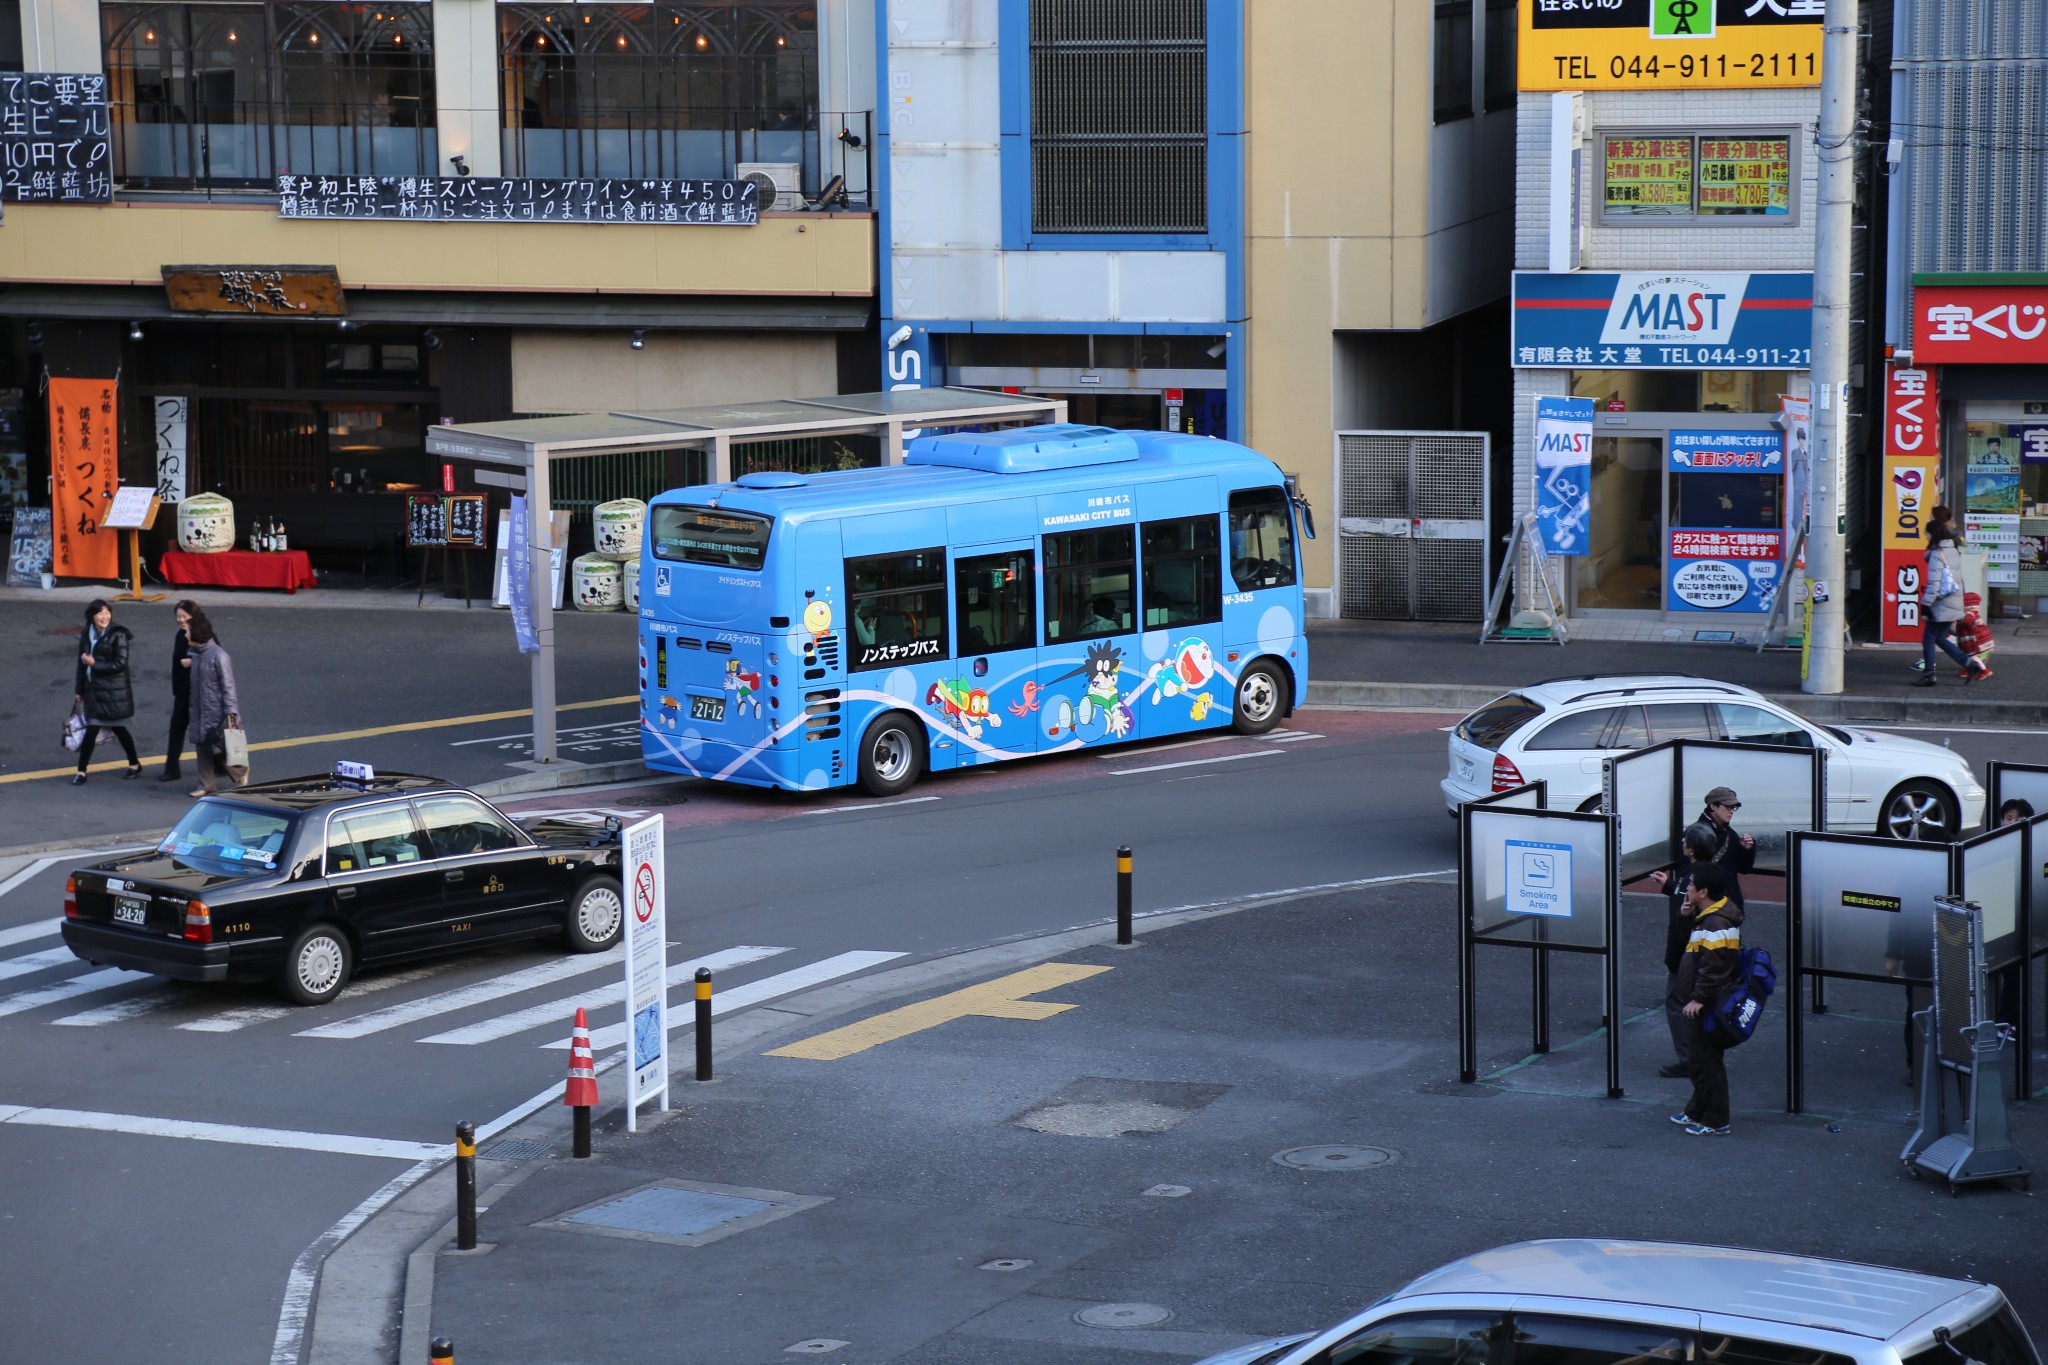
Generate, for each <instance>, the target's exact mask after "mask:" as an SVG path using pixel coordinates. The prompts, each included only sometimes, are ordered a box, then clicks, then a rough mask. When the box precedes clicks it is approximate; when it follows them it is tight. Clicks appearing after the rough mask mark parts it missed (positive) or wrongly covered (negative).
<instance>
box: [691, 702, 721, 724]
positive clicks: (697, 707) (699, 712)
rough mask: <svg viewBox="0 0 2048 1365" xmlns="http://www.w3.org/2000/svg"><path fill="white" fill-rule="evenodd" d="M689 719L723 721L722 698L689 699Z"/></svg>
mask: <svg viewBox="0 0 2048 1365" xmlns="http://www.w3.org/2000/svg"><path fill="white" fill-rule="evenodd" d="M690 719H691V720H710V721H723V720H724V719H725V698H724V697H692V698H690Z"/></svg>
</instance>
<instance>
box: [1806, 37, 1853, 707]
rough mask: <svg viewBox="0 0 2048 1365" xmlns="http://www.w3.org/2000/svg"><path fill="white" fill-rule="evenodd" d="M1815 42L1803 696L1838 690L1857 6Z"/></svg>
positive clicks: (1844, 579)
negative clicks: (1816, 164) (1807, 620)
mask: <svg viewBox="0 0 2048 1365" xmlns="http://www.w3.org/2000/svg"><path fill="white" fill-rule="evenodd" d="M1823 24H1824V27H1823V30H1822V34H1821V64H1820V123H1819V126H1818V128H1817V129H1816V130H1815V133H1814V144H1815V151H1816V153H1817V155H1818V156H1819V159H1820V214H1819V218H1818V220H1817V221H1816V223H1815V225H1814V226H1815V240H1814V257H1813V371H1812V387H1813V456H1814V458H1813V485H1812V489H1811V493H1810V497H1811V500H1812V502H1811V505H1812V509H1813V511H1812V521H1811V532H1810V535H1811V541H1810V543H1809V545H1808V549H1807V553H1808V555H1809V556H1810V557H1811V561H1812V562H1811V566H1810V567H1809V568H1808V570H1807V574H1806V578H1807V583H1808V586H1809V599H1808V600H1809V601H1810V602H1811V603H1812V607H1813V623H1812V625H1811V627H1810V628H1809V629H1808V630H1807V632H1806V635H1807V641H1806V648H1807V650H1808V651H1810V653H1811V657H1812V668H1811V669H1810V670H1809V671H1808V672H1807V674H1806V676H1805V678H1803V679H1802V680H1801V681H1800V684H1799V686H1800V688H1801V689H1802V690H1804V691H1807V692H1819V693H1836V692H1840V691H1841V690H1842V663H1843V660H1842V653H1843V649H1842V646H1843V634H1844V630H1845V628H1846V625H1847V622H1846V620H1845V618H1844V616H1843V608H1844V605H1845V603H1846V601H1847V598H1848V593H1847V592H1846V591H1844V589H1845V588H1846V587H1847V586H1848V553H1847V544H1848V537H1847V531H1848V529H1849V527H1848V507H1847V505H1846V495H1847V493H1848V490H1849V448H1848V447H1849V309H1850V295H1849V289H1850V283H1851V276H1850V271H1849V253H1850V237H1851V236H1852V234H1853V232H1854V226H1855V225H1854V212H1855V205H1856V147H1857V143H1856V87H1857V83H1858V82H1857V73H1856V25H1857V14H1856V0H1828V10H1827V18H1826V19H1825V20H1824V21H1823Z"/></svg>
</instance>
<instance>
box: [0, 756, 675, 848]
mask: <svg viewBox="0 0 2048 1365" xmlns="http://www.w3.org/2000/svg"><path fill="white" fill-rule="evenodd" d="M661 776H663V774H659V773H653V772H649V771H648V768H647V765H646V763H644V762H643V761H641V760H640V759H637V758H634V759H625V760H621V761H620V762H617V763H570V762H557V763H552V764H549V765H548V766H546V767H544V768H535V769H534V770H533V771H531V772H524V773H516V774H514V775H513V776H511V777H500V778H497V779H495V780H493V781H490V782H480V783H478V784H477V785H476V786H473V787H471V788H470V789H469V790H471V791H473V792H475V793H476V794H477V795H478V796H481V797H483V798H484V799H485V800H486V801H493V800H496V799H497V798H498V797H501V796H525V795H527V794H529V793H532V792H546V791H562V790H566V789H569V788H573V787H596V786H602V785H603V784H605V783H607V782H623V781H628V780H630V779H632V778H635V777H647V778H651V779H658V778H660V777H661ZM163 833H164V832H163V830H162V829H160V828H159V829H145V830H136V831H133V832H132V833H128V834H92V835H81V836H79V837H78V838H75V839H53V840H48V841H46V842H44V843H40V844H14V845H11V846H9V847H7V848H0V858H22V857H34V856H35V855H36V854H39V853H63V852H66V851H67V850H70V849H74V848H99V847H102V846H106V847H112V846H114V845H118V844H151V843H155V842H156V841H157V840H158V839H160V838H162V837H163Z"/></svg>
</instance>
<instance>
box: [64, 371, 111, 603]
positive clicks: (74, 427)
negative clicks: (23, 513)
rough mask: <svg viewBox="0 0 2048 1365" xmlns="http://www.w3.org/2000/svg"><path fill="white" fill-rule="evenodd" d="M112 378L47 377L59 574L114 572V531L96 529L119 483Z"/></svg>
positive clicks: (78, 575)
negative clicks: (48, 381)
mask: <svg viewBox="0 0 2048 1365" xmlns="http://www.w3.org/2000/svg"><path fill="white" fill-rule="evenodd" d="M115 421H116V416H115V410H114V381H113V380H111V379H54V378H53V379H52V380H50V471H51V476H50V493H51V502H52V504H53V507H52V511H53V519H54V521H55V525H54V527H53V528H52V530H53V534H54V536H55V539H56V553H55V554H54V555H53V556H52V558H53V559H54V561H55V563H56V572H57V576H58V577H59V578H117V577H119V576H120V571H121V566H120V550H119V546H118V542H119V540H120V537H119V536H118V535H116V534H115V533H114V532H112V531H103V530H101V529H100V523H101V521H103V520H104V519H105V518H106V514H107V508H108V507H109V506H110V505H111V504H112V503H113V500H114V489H115V488H116V487H117V486H118V485H119V483H120V479H119V477H118V474H119V471H118V470H117V469H116V468H115V466H116V465H117V464H118V463H119V462H118V460H117V458H116V454H115V452H116V451H117V450H118V449H119V442H118V441H117V440H116V439H115V431H114V423H115Z"/></svg>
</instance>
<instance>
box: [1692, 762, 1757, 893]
mask: <svg viewBox="0 0 2048 1365" xmlns="http://www.w3.org/2000/svg"><path fill="white" fill-rule="evenodd" d="M1741 809H1742V802H1741V800H1740V799H1739V798H1738V797H1737V796H1736V795H1735V788H1733V787H1716V788H1714V789H1713V790H1712V791H1710V792H1708V793H1707V801H1706V807H1705V809H1703V810H1702V811H1700V818H1699V819H1697V820H1695V821H1693V822H1692V823H1691V824H1690V825H1687V826H1686V829H1685V832H1686V833H1687V834H1691V833H1692V832H1693V831H1694V830H1699V831H1701V832H1702V833H1704V834H1705V835H1706V836H1707V837H1708V838H1709V839H1711V840H1712V841H1713V844H1714V862H1715V863H1717V864H1719V866H1720V868H1721V871H1722V873H1723V874H1724V875H1725V876H1726V877H1727V878H1728V899H1729V900H1731V901H1733V902H1734V903H1735V908H1736V909H1738V910H1739V909H1741V908H1742V874H1743V873H1745V872H1747V871H1749V870H1750V869H1751V868H1753V867H1755V866H1756V840H1754V839H1752V838H1751V837H1750V836H1748V835H1747V834H1737V833H1736V832H1735V812H1737V811H1739V810H1741Z"/></svg>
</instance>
